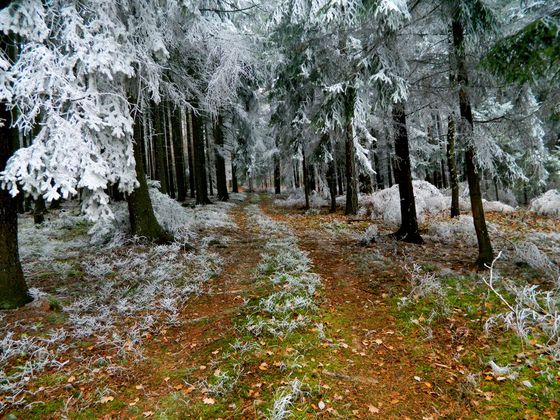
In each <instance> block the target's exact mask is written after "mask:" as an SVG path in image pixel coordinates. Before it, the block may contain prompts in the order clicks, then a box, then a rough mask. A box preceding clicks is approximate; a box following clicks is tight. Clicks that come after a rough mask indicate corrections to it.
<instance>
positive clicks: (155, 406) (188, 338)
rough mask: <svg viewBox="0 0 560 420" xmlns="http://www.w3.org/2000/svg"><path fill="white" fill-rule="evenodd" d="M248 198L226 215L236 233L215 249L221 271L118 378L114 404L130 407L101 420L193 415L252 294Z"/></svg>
mask: <svg viewBox="0 0 560 420" xmlns="http://www.w3.org/2000/svg"><path fill="white" fill-rule="evenodd" d="M249 198H250V197H248V198H247V200H246V201H244V202H243V203H240V204H238V205H236V206H235V207H234V208H233V209H232V211H231V213H230V214H231V218H232V220H233V222H234V223H235V224H236V225H237V229H231V230H229V229H228V230H227V232H224V233H225V234H226V240H224V241H223V242H222V241H221V240H220V239H219V240H217V243H216V244H214V245H213V251H214V252H217V253H218V254H219V255H220V257H221V258H222V259H223V260H224V265H223V271H222V272H221V273H220V274H218V275H217V276H216V277H214V278H213V279H212V280H211V281H210V282H209V283H208V284H207V285H206V287H207V290H206V291H204V292H203V293H201V294H199V295H196V296H193V297H192V298H191V299H189V301H188V303H187V304H186V305H185V307H184V309H183V311H182V312H181V317H180V319H181V320H182V323H181V325H179V326H177V327H170V328H166V329H163V330H161V331H160V334H159V335H157V336H155V337H154V338H153V339H152V341H151V343H150V344H149V345H148V346H147V347H146V348H145V351H144V355H145V360H144V361H143V362H141V363H139V364H138V365H137V366H136V367H135V368H134V369H133V370H132V371H131V372H130V373H129V374H128V375H127V376H126V377H124V378H122V379H123V380H122V384H121V386H120V387H119V388H120V389H119V392H118V396H117V398H118V400H120V401H125V402H127V403H128V404H127V405H128V406H124V407H122V408H121V409H120V410H117V411H113V412H109V413H107V411H106V410H105V411H104V418H115V417H118V418H129V417H130V416H132V417H135V416H136V415H138V416H139V417H153V416H155V417H156V418H170V419H175V418H185V416H187V417H189V416H190V415H191V413H190V409H189V408H188V405H190V401H191V400H194V399H200V398H201V397H200V396H199V395H196V394H197V391H195V390H199V389H200V388H201V383H202V381H204V380H205V377H206V376H208V375H212V372H213V367H212V365H211V363H208V362H209V359H212V358H214V357H216V355H219V354H221V353H222V352H224V351H227V350H228V347H229V341H230V337H232V336H234V335H235V331H234V330H235V326H234V325H233V324H232V320H233V318H234V317H235V315H236V314H237V312H238V311H239V308H240V306H242V304H243V302H244V300H245V299H246V298H247V297H248V296H250V295H251V293H252V290H253V282H252V279H253V273H254V271H255V269H256V265H257V263H258V262H259V259H260V258H259V255H260V250H261V248H262V243H261V242H262V241H259V240H258V238H257V237H256V234H255V231H254V229H251V227H250V226H249V223H248V221H247V214H246V207H247V206H248V205H249V204H250V201H249ZM114 385H115V384H114V383H113V386H114ZM195 395H196V396H195ZM199 397H200V398H199ZM197 417H201V416H197ZM202 417H204V416H202Z"/></svg>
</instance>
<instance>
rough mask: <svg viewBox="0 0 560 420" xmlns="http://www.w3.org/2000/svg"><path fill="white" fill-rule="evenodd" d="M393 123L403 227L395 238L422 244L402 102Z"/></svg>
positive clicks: (396, 172)
mask: <svg viewBox="0 0 560 420" xmlns="http://www.w3.org/2000/svg"><path fill="white" fill-rule="evenodd" d="M393 123H394V126H395V160H396V162H395V178H396V180H397V182H398V183H399V195H400V199H401V227H400V228H399V230H398V231H397V232H395V233H394V234H393V236H394V237H395V238H396V239H398V240H401V241H405V242H411V243H415V244H422V243H424V241H423V240H422V237H421V236H420V232H419V231H418V220H417V218H416V204H415V202H414V190H413V186H412V173H411V167H410V166H411V165H410V151H409V147H408V130H407V127H406V114H405V108H404V104H403V103H402V102H397V103H395V104H394V105H393Z"/></svg>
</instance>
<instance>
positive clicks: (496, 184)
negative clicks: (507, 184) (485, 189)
mask: <svg viewBox="0 0 560 420" xmlns="http://www.w3.org/2000/svg"><path fill="white" fill-rule="evenodd" d="M494 191H495V192H496V201H500V194H499V193H498V179H497V178H494Z"/></svg>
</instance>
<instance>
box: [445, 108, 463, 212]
mask: <svg viewBox="0 0 560 420" xmlns="http://www.w3.org/2000/svg"><path fill="white" fill-rule="evenodd" d="M447 167H448V169H449V184H450V186H451V218H453V217H458V216H459V215H460V214H461V211H460V210H459V177H458V175H457V160H456V158H455V118H453V115H449V118H448V123H447Z"/></svg>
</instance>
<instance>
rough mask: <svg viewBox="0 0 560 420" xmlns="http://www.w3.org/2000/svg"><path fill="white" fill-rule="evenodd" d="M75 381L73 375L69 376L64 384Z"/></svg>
mask: <svg viewBox="0 0 560 420" xmlns="http://www.w3.org/2000/svg"><path fill="white" fill-rule="evenodd" d="M75 380H76V377H75V376H74V375H72V376H70V377H69V378H68V380H67V381H66V382H68V383H69V384H71V383H72V382H74V381H75Z"/></svg>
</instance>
